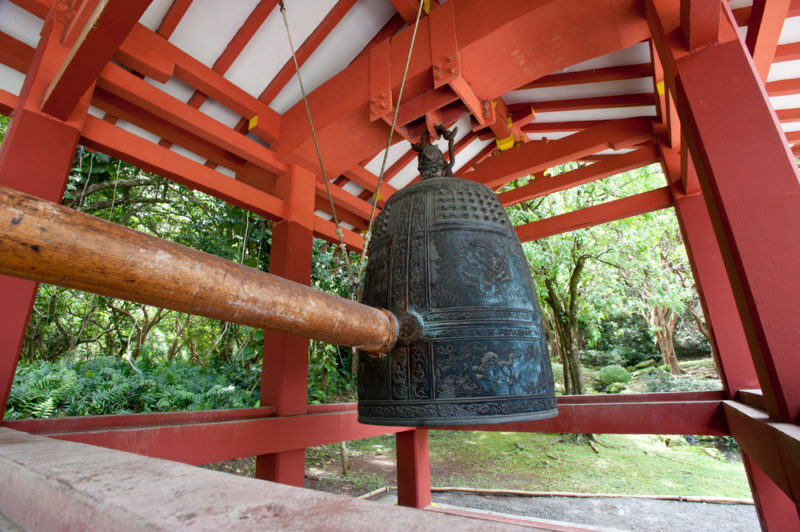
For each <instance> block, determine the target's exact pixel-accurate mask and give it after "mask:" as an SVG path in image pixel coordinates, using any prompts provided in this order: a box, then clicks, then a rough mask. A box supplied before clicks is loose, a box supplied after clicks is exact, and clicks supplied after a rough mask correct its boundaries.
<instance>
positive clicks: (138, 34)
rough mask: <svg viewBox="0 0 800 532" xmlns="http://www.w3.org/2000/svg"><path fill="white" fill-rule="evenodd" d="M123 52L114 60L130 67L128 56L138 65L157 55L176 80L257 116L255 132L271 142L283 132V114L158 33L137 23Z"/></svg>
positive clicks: (247, 115) (241, 112)
mask: <svg viewBox="0 0 800 532" xmlns="http://www.w3.org/2000/svg"><path fill="white" fill-rule="evenodd" d="M120 50H121V51H122V52H123V53H124V54H125V55H120V54H117V55H115V59H117V60H119V61H120V62H121V63H122V64H124V65H126V66H130V67H131V68H136V66H135V65H130V64H128V62H127V61H126V57H133V58H137V59H140V61H139V63H146V62H149V61H151V60H152V58H153V56H154V54H155V55H156V56H158V57H160V58H161V60H162V61H163V60H167V61H169V63H171V65H173V66H172V68H171V70H174V75H175V76H176V77H177V78H179V79H181V80H182V81H185V82H186V83H188V84H189V85H191V86H192V87H194V88H195V89H197V90H199V91H200V92H202V93H204V94H205V95H207V96H208V97H210V98H213V99H214V100H216V101H217V102H219V103H221V104H222V105H224V106H226V107H228V108H229V109H231V110H232V111H234V112H236V113H238V114H240V115H242V116H243V117H244V118H245V119H247V120H250V119H252V118H254V117H258V118H257V120H256V121H255V122H256V125H255V127H254V128H253V129H252V131H253V133H255V134H257V135H258V136H259V137H261V138H263V139H264V140H266V141H267V142H270V143H274V142H275V141H276V140H277V137H278V135H279V131H280V115H278V113H277V112H275V111H274V110H272V109H270V108H269V107H268V106H267V105H265V104H264V103H263V102H261V101H259V100H258V98H254V97H253V96H251V95H250V94H248V93H247V92H246V91H244V90H242V89H241V88H239V87H237V86H236V85H234V84H233V83H231V82H230V81H228V80H227V79H225V78H224V77H223V76H222V75H221V74H220V73H219V72H216V71H214V70H213V69H211V68H209V67H207V66H206V65H204V64H203V63H201V62H200V61H198V60H197V59H195V58H194V57H192V56H190V55H189V54H187V53H186V52H184V51H183V50H181V49H179V48H178V47H177V46H175V45H173V44H171V43H170V42H169V41H166V40H164V39H162V38H161V37H159V36H158V35H157V34H156V33H155V32H152V31H150V30H149V29H147V28H146V27H144V26H142V25H141V24H137V25H136V26H134V28H133V30H132V31H131V33H130V35H129V36H128V38H126V39H125V41H124V42H123V43H122V45H121V47H120Z"/></svg>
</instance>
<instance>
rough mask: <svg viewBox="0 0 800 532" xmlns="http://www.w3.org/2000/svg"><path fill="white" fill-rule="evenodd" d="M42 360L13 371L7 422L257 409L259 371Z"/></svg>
mask: <svg viewBox="0 0 800 532" xmlns="http://www.w3.org/2000/svg"><path fill="white" fill-rule="evenodd" d="M137 365H138V368H139V371H140V372H139V371H136V370H134V369H133V367H131V365H130V364H129V363H128V362H127V361H125V360H123V359H119V358H114V357H98V358H94V359H91V360H88V361H80V362H74V363H73V362H69V361H60V362H46V361H40V362H36V363H33V364H29V365H23V364H21V365H20V366H19V367H18V368H17V373H16V376H15V379H14V386H13V387H12V388H11V394H10V396H9V399H8V409H7V410H6V415H5V418H6V419H19V418H31V417H36V418H42V417H60V416H92V415H101V414H121V413H132V412H164V411H172V410H210V409H216V408H242V407H253V406H257V405H258V397H259V393H260V387H259V376H260V372H259V371H258V369H257V368H254V369H250V370H248V369H245V368H243V367H241V366H238V365H235V364H227V363H226V364H218V365H213V366H209V367H208V368H205V367H202V366H193V365H191V364H188V363H183V362H176V363H173V364H170V363H168V362H158V363H156V362H153V361H152V360H150V359H149V358H148V357H146V356H145V357H140V359H139V360H138V361H137Z"/></svg>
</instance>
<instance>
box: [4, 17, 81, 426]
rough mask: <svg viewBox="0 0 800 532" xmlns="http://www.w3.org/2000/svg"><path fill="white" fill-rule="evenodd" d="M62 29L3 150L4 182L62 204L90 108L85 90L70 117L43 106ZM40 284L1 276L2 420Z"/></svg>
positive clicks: (51, 32)
mask: <svg viewBox="0 0 800 532" xmlns="http://www.w3.org/2000/svg"><path fill="white" fill-rule="evenodd" d="M61 29H62V27H61V26H60V25H58V24H57V23H54V22H52V21H47V22H46V23H45V27H44V28H43V30H42V37H41V41H40V43H39V47H38V48H37V49H36V53H35V55H34V58H33V62H32V63H31V66H30V68H29V70H28V73H27V76H26V78H25V84H24V85H23V87H22V91H21V93H20V103H19V105H18V107H17V109H16V110H15V111H14V114H13V116H12V120H11V123H10V125H9V127H8V131H7V133H6V136H5V139H4V140H3V145H2V148H1V149H0V185H3V186H8V187H11V188H15V189H17V190H20V191H23V192H27V193H29V194H34V195H36V196H39V197H41V198H44V199H46V200H50V201H56V202H60V201H61V198H62V196H63V195H64V188H65V187H66V183H67V175H68V173H69V170H70V168H71V166H72V161H73V159H74V157H75V147H76V146H77V143H78V138H79V136H80V130H81V126H82V124H83V120H84V118H85V116H86V110H87V109H88V106H89V98H88V96H89V93H91V90H89V91H87V93H86V94H85V95H84V97H83V98H82V100H81V103H80V104H79V105H78V107H77V108H76V109H75V110H74V111H73V112H72V113H71V115H70V116H69V117H68V118H67V120H66V121H61V120H58V119H55V118H53V117H50V116H48V115H46V114H44V113H42V112H41V111H40V108H39V105H40V102H41V101H42V97H43V95H44V93H45V91H46V90H47V87H48V84H49V82H50V80H51V79H53V76H54V75H55V74H56V71H57V69H58V68H59V66H60V65H61V62H62V61H63V53H64V48H63V47H62V46H61V45H60V44H59V42H58V36H59V35H60V33H61ZM37 287H38V284H37V283H35V282H33V281H26V280H23V279H17V278H15V277H8V276H5V275H0V294H3V296H2V303H0V418H2V416H3V414H4V413H5V408H6V403H7V401H8V394H9V392H10V391H11V384H12V382H13V380H14V372H15V371H16V368H17V362H18V360H19V352H20V349H22V343H23V341H24V339H25V330H26V329H27V327H28V319H29V318H30V313H31V309H32V308H33V302H34V299H35V298H36V289H37Z"/></svg>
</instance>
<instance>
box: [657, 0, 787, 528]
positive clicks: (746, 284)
mask: <svg viewBox="0 0 800 532" xmlns="http://www.w3.org/2000/svg"><path fill="white" fill-rule="evenodd" d="M645 4H646V12H647V18H648V21H649V23H650V27H651V31H652V34H653V39H654V42H655V43H656V47H657V48H658V52H659V56H660V57H661V60H662V63H663V64H664V69H665V72H666V73H667V81H668V85H669V86H670V87H671V88H674V92H673V94H674V95H675V99H676V104H677V105H676V107H677V110H678V114H679V116H680V120H681V124H682V125H683V133H684V134H685V138H686V142H687V144H688V147H689V150H690V153H691V156H692V160H693V161H694V165H695V167H696V169H697V173H698V178H699V182H700V186H701V189H702V191H703V196H704V198H705V202H706V204H707V208H708V213H709V215H710V219H711V222H712V225H713V227H714V231H715V234H716V237H717V241H718V244H719V247H720V252H721V255H722V259H723V262H724V264H725V268H726V271H727V274H728V279H729V281H730V284H731V288H732V292H733V296H734V300H735V302H736V306H737V309H738V312H739V315H740V318H741V321H742V325H743V329H744V332H745V336H746V338H747V342H748V346H749V350H750V353H751V357H752V360H753V363H754V366H755V369H756V373H757V375H758V380H759V383H760V385H761V388H762V390H763V393H764V399H765V403H766V406H767V410H768V411H769V415H770V417H771V418H773V419H774V420H777V421H783V422H789V423H795V422H797V420H798V415H799V414H800V373H798V371H797V365H796V363H795V361H796V354H797V353H796V347H797V345H798V344H800V329H798V327H797V324H796V323H795V321H796V319H795V317H796V316H797V315H800V281H799V280H798V279H797V276H796V275H793V272H794V271H795V269H796V264H797V263H798V261H800V241H798V239H797V238H795V235H794V232H793V228H796V227H798V226H800V176H799V175H798V170H797V167H796V165H795V162H794V158H793V157H792V155H791V152H790V150H789V146H788V145H787V143H786V138H785V136H784V134H783V131H782V130H781V127H780V124H779V122H778V119H777V116H776V115H775V112H774V111H773V110H772V108H771V106H770V103H769V100H768V98H767V92H766V90H765V87H764V85H763V83H762V82H761V79H760V77H759V74H758V72H757V71H756V68H755V65H754V64H753V61H752V59H751V58H750V54H749V53H748V51H747V50H746V49H745V48H744V45H743V43H742V41H741V40H740V39H739V37H738V33H737V32H736V23H735V21H733V19H732V15H731V13H730V10H729V9H728V8H727V5H726V4H724V3H722V4H721V5H723V6H724V7H723V9H724V11H723V19H722V23H721V24H720V34H719V42H716V43H711V44H709V45H708V46H706V47H704V48H702V49H699V50H697V51H695V52H694V53H691V54H687V51H686V48H685V47H684V46H683V45H682V43H680V42H676V39H675V33H676V30H677V27H678V26H679V25H680V21H679V16H677V15H678V14H677V13H676V12H675V5H674V3H672V2H669V1H668V0H647V1H646V2H645ZM745 462H746V464H747V463H748V459H747V458H745ZM749 465H750V466H755V463H754V462H753V461H749ZM761 470H762V468H761V467H760V466H759V467H748V476H749V479H750V483H751V488H752V491H753V496H754V498H755V500H756V504H757V508H758V512H759V516H760V518H761V520H762V524H764V526H766V527H769V528H770V529H783V528H789V529H793V530H796V529H798V528H800V523H798V519H797V508H796V507H795V505H794V504H793V503H792V501H791V500H790V499H789V498H788V497H786V496H776V494H775V492H776V491H777V490H778V489H779V488H778V487H777V485H776V483H775V482H774V481H773V479H770V478H768V476H767V475H766V474H764V473H763V472H762V471H761Z"/></svg>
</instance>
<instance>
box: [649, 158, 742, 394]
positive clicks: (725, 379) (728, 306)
mask: <svg viewBox="0 0 800 532" xmlns="http://www.w3.org/2000/svg"><path fill="white" fill-rule="evenodd" d="M660 148H661V153H662V162H661V165H662V168H663V170H664V175H665V176H666V177H667V180H668V181H669V182H672V183H677V182H678V181H680V179H681V178H680V175H681V170H682V166H683V170H684V171H685V170H686V168H685V165H688V166H691V167H692V169H693V167H694V165H692V162H691V160H688V161H684V162H683V163H682V162H681V155H680V153H678V152H676V151H675V150H672V149H668V148H665V147H663V146H660ZM673 197H674V200H675V214H676V216H677V218H678V223H679V224H680V228H681V234H682V235H683V242H684V245H685V246H686V253H687V255H688V257H689V263H690V264H691V266H692V275H693V276H694V280H695V285H696V287H697V291H698V293H699V295H700V302H701V303H702V306H703V313H704V315H705V318H706V324H707V325H708V329H709V332H710V333H711V338H712V342H713V347H714V349H713V354H714V357H715V359H716V367H717V370H718V372H719V377H720V380H721V381H722V384H723V385H724V387H725V390H726V392H727V396H728V398H729V399H731V398H734V397H736V396H737V394H739V393H740V391H741V390H744V389H748V388H755V387H758V378H757V376H756V372H755V367H754V366H753V360H752V359H751V358H750V349H749V348H748V346H747V337H746V336H745V334H744V329H743V328H742V320H741V319H740V318H739V314H738V313H737V312H736V300H735V299H734V296H733V290H732V289H731V285H730V283H729V282H728V279H727V274H726V272H725V263H724V262H723V259H722V253H721V252H720V249H719V244H717V240H716V237H715V235H714V227H713V226H712V224H711V217H710V216H709V214H708V210H707V208H706V205H705V201H704V200H703V196H702V194H695V195H692V196H686V195H683V194H677V193H675V191H674V189H673Z"/></svg>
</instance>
